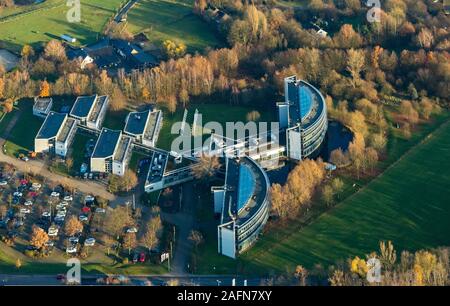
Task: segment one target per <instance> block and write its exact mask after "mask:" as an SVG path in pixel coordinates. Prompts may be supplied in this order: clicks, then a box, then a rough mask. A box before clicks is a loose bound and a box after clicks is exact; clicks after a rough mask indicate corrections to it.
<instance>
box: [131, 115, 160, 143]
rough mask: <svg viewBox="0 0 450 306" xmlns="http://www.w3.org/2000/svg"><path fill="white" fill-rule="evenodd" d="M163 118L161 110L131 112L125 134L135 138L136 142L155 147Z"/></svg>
mask: <svg viewBox="0 0 450 306" xmlns="http://www.w3.org/2000/svg"><path fill="white" fill-rule="evenodd" d="M162 118H163V115H162V112H161V111H160V110H154V111H150V110H146V111H143V112H131V113H129V114H128V116H127V119H126V123H125V128H124V132H125V134H128V135H130V136H132V137H133V138H135V140H136V142H138V143H141V144H143V145H144V146H147V147H154V146H155V145H156V142H157V141H158V135H159V131H160V130H161V126H162Z"/></svg>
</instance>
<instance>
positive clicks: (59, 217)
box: [55, 216, 66, 222]
mask: <svg viewBox="0 0 450 306" xmlns="http://www.w3.org/2000/svg"><path fill="white" fill-rule="evenodd" d="M65 218H66V216H56V217H55V222H60V221H61V222H62V221H64V219H65Z"/></svg>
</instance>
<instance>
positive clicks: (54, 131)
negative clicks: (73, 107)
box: [36, 112, 67, 139]
mask: <svg viewBox="0 0 450 306" xmlns="http://www.w3.org/2000/svg"><path fill="white" fill-rule="evenodd" d="M66 117H67V114H60V113H56V112H50V113H49V114H48V115H47V117H46V118H45V121H44V123H43V124H42V126H41V128H40V129H39V132H38V134H37V135H36V138H38V139H50V138H53V137H56V136H57V135H58V132H59V130H60V129H61V125H62V124H63V122H64V120H65V119H66Z"/></svg>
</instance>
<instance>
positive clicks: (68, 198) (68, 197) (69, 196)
mask: <svg viewBox="0 0 450 306" xmlns="http://www.w3.org/2000/svg"><path fill="white" fill-rule="evenodd" d="M64 201H73V197H72V196H71V195H67V196H65V197H64Z"/></svg>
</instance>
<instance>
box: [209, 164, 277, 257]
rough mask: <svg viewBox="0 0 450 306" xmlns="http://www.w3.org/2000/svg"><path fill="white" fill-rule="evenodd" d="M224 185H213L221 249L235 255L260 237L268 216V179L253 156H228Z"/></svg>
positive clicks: (220, 250)
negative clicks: (218, 214) (218, 215)
mask: <svg viewBox="0 0 450 306" xmlns="http://www.w3.org/2000/svg"><path fill="white" fill-rule="evenodd" d="M226 169H227V171H226V178H225V186H223V187H219V188H213V193H214V210H215V212H216V213H220V214H221V222H220V225H219V226H218V228H217V234H218V251H219V253H221V254H223V255H226V256H229V257H232V258H236V255H238V254H239V253H241V252H243V251H245V250H246V249H248V248H249V247H250V246H251V245H252V244H253V243H254V242H255V241H256V240H257V238H258V235H259V233H260V232H261V230H262V228H263V227H264V225H265V224H266V222H267V219H268V217H269V199H268V197H269V187H270V183H269V179H268V177H267V175H266V173H265V171H264V170H263V169H262V168H261V167H260V166H259V164H258V163H257V162H255V161H254V160H253V159H251V158H249V157H247V156H245V157H241V158H227V159H226Z"/></svg>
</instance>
